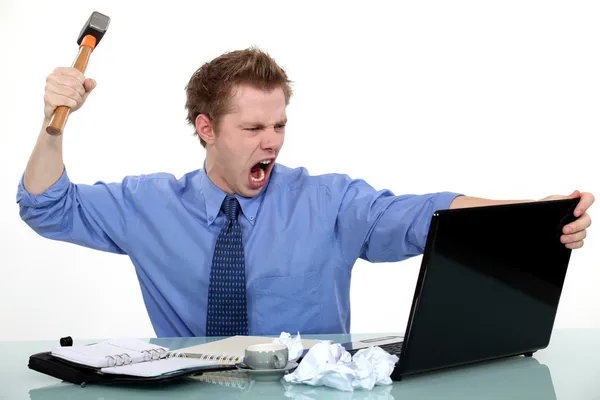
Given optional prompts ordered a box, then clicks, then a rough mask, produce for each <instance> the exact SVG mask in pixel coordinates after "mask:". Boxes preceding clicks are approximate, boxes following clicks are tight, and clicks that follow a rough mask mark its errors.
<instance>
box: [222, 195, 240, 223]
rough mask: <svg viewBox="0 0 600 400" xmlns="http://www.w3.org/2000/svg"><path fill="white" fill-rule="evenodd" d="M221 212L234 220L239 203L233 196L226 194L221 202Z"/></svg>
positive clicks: (238, 210) (238, 209)
mask: <svg viewBox="0 0 600 400" xmlns="http://www.w3.org/2000/svg"><path fill="white" fill-rule="evenodd" d="M223 212H224V213H225V215H226V216H227V219H228V220H236V219H237V217H238V214H239V212H240V203H238V201H237V199H236V198H235V197H233V196H231V195H228V196H227V197H225V201H224V202H223Z"/></svg>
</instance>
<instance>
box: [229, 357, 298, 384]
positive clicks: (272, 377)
mask: <svg viewBox="0 0 600 400" xmlns="http://www.w3.org/2000/svg"><path fill="white" fill-rule="evenodd" d="M235 366H236V367H237V369H238V370H240V371H243V372H246V373H247V374H248V376H249V377H250V378H251V379H254V380H255V381H263V382H264V381H278V380H279V379H281V378H282V377H283V376H284V375H285V374H287V373H288V372H290V371H293V370H294V369H296V368H297V367H298V363H296V362H293V361H290V362H288V363H287V365H286V366H285V368H280V369H252V368H250V367H249V366H247V365H246V364H244V363H238V364H236V365H235Z"/></svg>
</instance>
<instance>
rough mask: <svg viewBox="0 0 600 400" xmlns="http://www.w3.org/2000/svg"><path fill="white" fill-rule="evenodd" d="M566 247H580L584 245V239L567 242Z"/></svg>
mask: <svg viewBox="0 0 600 400" xmlns="http://www.w3.org/2000/svg"><path fill="white" fill-rule="evenodd" d="M565 247H566V248H567V249H571V250H574V249H580V248H582V247H583V240H580V241H578V242H573V243H567V244H565Z"/></svg>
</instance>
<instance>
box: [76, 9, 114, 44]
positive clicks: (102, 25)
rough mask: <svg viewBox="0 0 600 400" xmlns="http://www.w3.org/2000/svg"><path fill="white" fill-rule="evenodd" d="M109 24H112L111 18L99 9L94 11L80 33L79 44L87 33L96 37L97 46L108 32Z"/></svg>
mask: <svg viewBox="0 0 600 400" xmlns="http://www.w3.org/2000/svg"><path fill="white" fill-rule="evenodd" d="M108 24H110V18H109V17H108V16H106V15H104V14H101V13H99V12H98V11H94V12H93V13H92V15H90V18H89V19H88V20H87V22H86V23H85V25H84V26H83V29H81V32H80V33H79V38H77V44H78V45H81V41H82V40H83V38H84V37H86V36H87V35H92V36H93V37H95V38H96V46H97V45H98V43H100V40H101V39H102V37H103V36H104V34H105V33H106V30H107V29H108Z"/></svg>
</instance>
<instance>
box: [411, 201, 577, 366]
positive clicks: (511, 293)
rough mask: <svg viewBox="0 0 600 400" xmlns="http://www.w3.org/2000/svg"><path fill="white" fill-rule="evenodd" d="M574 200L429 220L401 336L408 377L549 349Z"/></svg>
mask: <svg viewBox="0 0 600 400" xmlns="http://www.w3.org/2000/svg"><path fill="white" fill-rule="evenodd" d="M574 204H576V201H553V202H538V203H526V204H522V205H511V206H500V207H481V208H473V209H463V210H447V211H441V212H439V213H438V214H437V216H435V217H434V219H433V221H432V227H431V230H430V234H429V238H428V243H427V248H426V250H425V255H424V257H423V267H422V270H421V274H420V276H419V282H418V284H417V296H416V302H415V304H413V313H412V314H411V317H412V321H411V323H410V324H409V329H408V330H407V332H406V342H405V347H404V353H403V354H402V357H401V365H400V367H401V369H402V370H403V372H405V373H411V372H419V371H425V370H430V369H437V368H442V367H448V366H452V365H459V364H464V363H469V362H474V361H482V360H486V359H493V358H498V357H502V356H510V355H518V354H523V353H527V352H530V351H535V350H538V349H541V348H544V347H546V346H547V345H548V341H549V338H550V334H551V331H552V328H553V324H554V320H555V316H556V311H557V307H558V303H559V299H560V295H561V291H562V287H563V282H564V279H565V275H566V270H567V265H568V262H569V257H570V250H568V249H567V248H565V247H564V245H563V244H562V243H560V240H559V237H560V232H561V229H562V226H564V225H565V224H566V223H568V222H570V221H571V220H573V217H572V212H573V209H574Z"/></svg>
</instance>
